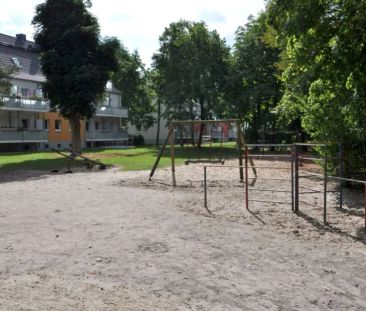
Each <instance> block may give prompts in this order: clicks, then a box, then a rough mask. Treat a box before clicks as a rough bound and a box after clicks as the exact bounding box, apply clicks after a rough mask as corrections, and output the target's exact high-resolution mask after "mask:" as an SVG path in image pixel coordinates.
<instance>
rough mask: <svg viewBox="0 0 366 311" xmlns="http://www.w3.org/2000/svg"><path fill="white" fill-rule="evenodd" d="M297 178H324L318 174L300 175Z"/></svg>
mask: <svg viewBox="0 0 366 311" xmlns="http://www.w3.org/2000/svg"><path fill="white" fill-rule="evenodd" d="M299 178H324V176H321V175H320V176H319V175H301V176H299Z"/></svg>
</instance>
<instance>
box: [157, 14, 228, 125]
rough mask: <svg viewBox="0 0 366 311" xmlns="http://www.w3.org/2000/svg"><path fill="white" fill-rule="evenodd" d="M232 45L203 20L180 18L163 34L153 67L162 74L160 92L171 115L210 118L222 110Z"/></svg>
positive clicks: (184, 117)
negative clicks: (221, 105) (221, 103)
mask: <svg viewBox="0 0 366 311" xmlns="http://www.w3.org/2000/svg"><path fill="white" fill-rule="evenodd" d="M228 58H229V49H228V47H227V46H226V44H225V42H224V41H223V40H222V39H221V38H220V36H219V35H218V33H217V32H216V31H209V30H208V29H207V26H206V25H205V24H204V23H193V22H188V21H184V20H181V21H179V22H177V23H172V24H170V25H169V27H168V28H166V29H165V31H164V33H163V34H162V35H161V37H160V49H159V51H158V53H156V54H155V55H154V56H153V60H154V63H153V67H154V69H155V70H156V71H157V72H158V75H159V76H160V82H159V87H158V88H157V89H158V91H157V95H158V96H159V97H160V98H161V100H162V101H163V102H164V104H165V106H166V107H167V110H166V116H167V117H168V118H169V119H172V118H175V119H194V118H196V117H199V118H201V119H207V118H210V117H213V115H217V114H218V113H219V111H221V110H222V109H221V107H220V99H221V98H222V97H223V91H224V85H225V82H226V77H227V73H228Z"/></svg>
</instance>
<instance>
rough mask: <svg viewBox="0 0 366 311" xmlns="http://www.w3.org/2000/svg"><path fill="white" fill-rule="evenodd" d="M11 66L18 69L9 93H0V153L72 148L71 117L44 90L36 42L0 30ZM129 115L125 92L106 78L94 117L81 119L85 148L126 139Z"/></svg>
mask: <svg viewBox="0 0 366 311" xmlns="http://www.w3.org/2000/svg"><path fill="white" fill-rule="evenodd" d="M7 65H13V66H16V67H17V73H16V74H15V75H14V77H13V79H12V81H11V82H12V87H11V91H10V94H0V96H1V99H2V104H1V105H0V152H12V151H38V150H47V149H50V148H55V149H65V148H70V144H71V132H70V125H69V122H68V121H67V120H65V119H63V118H62V117H61V116H60V115H59V114H58V113H57V112H50V102H49V100H47V99H46V98H44V96H43V93H42V84H43V83H44V82H45V77H44V76H43V75H42V72H41V70H40V65H39V52H38V49H37V46H36V44H35V43H34V42H32V41H28V40H27V39H26V36H25V35H24V34H18V35H16V37H12V36H8V35H4V34H0V66H7ZM127 118H128V111H127V108H124V107H123V106H122V100H121V92H119V91H118V90H117V89H116V88H115V87H114V86H113V84H112V83H111V82H108V83H107V85H106V95H105V100H104V101H103V102H101V103H99V104H98V106H97V109H96V114H95V117H94V118H93V119H91V120H86V121H84V122H82V131H81V137H82V140H83V142H82V143H83V147H102V146H116V145H123V144H126V143H127V141H128V132H127V130H126V129H124V128H123V127H122V124H123V120H124V119H127Z"/></svg>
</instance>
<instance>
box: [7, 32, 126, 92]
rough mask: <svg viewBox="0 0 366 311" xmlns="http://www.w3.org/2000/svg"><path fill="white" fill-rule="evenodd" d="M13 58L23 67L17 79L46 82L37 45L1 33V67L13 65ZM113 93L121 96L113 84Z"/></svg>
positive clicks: (16, 76) (110, 90)
mask: <svg viewBox="0 0 366 311" xmlns="http://www.w3.org/2000/svg"><path fill="white" fill-rule="evenodd" d="M12 58H17V59H18V60H19V63H20V65H21V68H19V69H18V72H17V73H16V74H15V75H14V78H15V79H20V80H27V81H33V82H39V83H42V82H45V81H46V78H45V76H44V75H43V74H42V72H41V67H40V63H39V49H38V47H37V44H36V43H34V42H32V41H28V40H26V36H25V35H23V34H18V35H16V37H12V36H8V35H4V34H1V33H0V65H5V66H8V65H13V66H14V62H13V61H12ZM107 91H109V92H111V93H116V94H121V92H120V91H119V90H118V89H117V88H116V87H115V86H114V85H113V84H112V88H111V89H107Z"/></svg>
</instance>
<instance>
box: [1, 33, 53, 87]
mask: <svg viewBox="0 0 366 311" xmlns="http://www.w3.org/2000/svg"><path fill="white" fill-rule="evenodd" d="M23 39H24V37H23ZM28 46H29V47H28ZM12 58H17V59H18V60H19V63H20V65H21V68H19V69H18V72H17V73H16V74H15V75H14V78H15V79H22V80H28V81H35V82H44V81H45V80H46V79H45V77H44V76H43V74H42V72H41V69H40V64H39V59H38V58H39V53H38V49H37V48H36V44H35V43H34V42H31V41H28V40H19V38H16V37H10V36H7V35H4V34H0V63H1V65H6V66H8V65H14V62H13V61H12Z"/></svg>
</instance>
